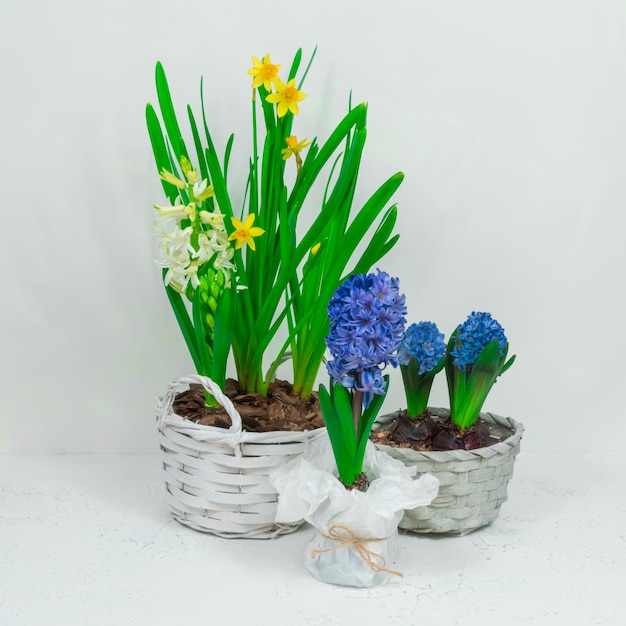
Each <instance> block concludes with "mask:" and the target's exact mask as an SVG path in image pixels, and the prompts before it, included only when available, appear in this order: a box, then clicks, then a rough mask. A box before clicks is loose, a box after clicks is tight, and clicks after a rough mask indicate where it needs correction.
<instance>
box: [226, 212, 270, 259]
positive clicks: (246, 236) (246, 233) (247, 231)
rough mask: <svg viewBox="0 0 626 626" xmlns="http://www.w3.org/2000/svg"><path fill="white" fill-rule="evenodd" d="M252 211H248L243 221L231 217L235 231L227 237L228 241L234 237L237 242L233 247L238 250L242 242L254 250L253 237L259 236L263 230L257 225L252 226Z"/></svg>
mask: <svg viewBox="0 0 626 626" xmlns="http://www.w3.org/2000/svg"><path fill="white" fill-rule="evenodd" d="M254 217H255V216H254V213H250V215H248V217H247V218H246V221H245V223H243V222H241V221H240V220H238V219H237V218H236V217H231V218H230V221H231V222H232V224H233V226H234V227H235V232H233V233H232V234H231V235H230V237H229V238H228V240H229V241H231V240H233V239H236V240H237V243H236V244H235V248H236V249H237V250H238V249H239V248H241V246H243V244H244V243H247V244H248V245H249V246H250V248H252V250H256V245H255V243H254V239H253V237H259V236H260V235H262V234H263V233H264V232H265V231H264V230H263V229H262V228H259V227H258V226H252V224H254Z"/></svg>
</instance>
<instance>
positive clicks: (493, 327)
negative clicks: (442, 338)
mask: <svg viewBox="0 0 626 626" xmlns="http://www.w3.org/2000/svg"><path fill="white" fill-rule="evenodd" d="M494 339H497V340H498V344H499V345H500V356H502V354H503V352H504V348H505V346H506V345H507V344H508V340H507V338H506V336H505V334H504V328H502V326H500V324H499V323H498V322H497V321H496V320H494V319H493V318H492V317H491V313H477V312H476V311H473V312H472V313H470V315H468V317H467V319H466V320H465V322H463V324H461V325H460V326H459V329H458V332H457V334H456V342H455V345H454V348H453V349H452V351H451V353H450V354H451V356H452V358H453V363H454V365H456V366H457V367H458V368H459V369H460V370H465V369H466V368H467V367H468V366H470V367H471V366H472V365H474V363H476V361H477V360H478V357H479V356H480V355H481V353H482V351H483V349H484V348H485V346H487V345H488V344H489V343H491V342H492V341H493V340H494Z"/></svg>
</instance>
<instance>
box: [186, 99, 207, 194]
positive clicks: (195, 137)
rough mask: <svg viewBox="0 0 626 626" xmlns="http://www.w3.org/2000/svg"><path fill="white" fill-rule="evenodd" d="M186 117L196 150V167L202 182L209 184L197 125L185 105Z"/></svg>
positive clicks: (190, 111)
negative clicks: (198, 169)
mask: <svg viewBox="0 0 626 626" xmlns="http://www.w3.org/2000/svg"><path fill="white" fill-rule="evenodd" d="M187 117H188V118H189V126H190V127H191V134H192V136H193V144H194V146H195V148H196V155H197V157H198V167H199V168H200V176H201V178H202V179H203V180H204V179H205V178H206V179H207V180H208V181H209V183H210V182H211V178H210V176H209V168H208V167H207V164H206V159H205V156H204V148H203V147H202V141H201V140H200V133H199V132H198V125H197V124H196V119H195V117H194V115H193V111H192V110H191V107H190V106H189V105H187Z"/></svg>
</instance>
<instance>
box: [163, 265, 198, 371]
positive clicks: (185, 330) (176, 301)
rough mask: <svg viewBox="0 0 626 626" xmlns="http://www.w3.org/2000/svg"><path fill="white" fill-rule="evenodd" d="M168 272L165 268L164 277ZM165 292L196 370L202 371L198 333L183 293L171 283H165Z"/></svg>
mask: <svg viewBox="0 0 626 626" xmlns="http://www.w3.org/2000/svg"><path fill="white" fill-rule="evenodd" d="M166 273H167V270H166V269H164V270H163V278H165V274H166ZM165 293H167V297H168V299H169V301H170V304H171V305H172V309H173V311H174V316H175V317H176V321H177V322H178V327H179V328H180V331H181V332H182V334H183V337H184V339H185V343H186V344H187V349H188V350H189V354H190V355H191V358H192V360H193V363H194V366H195V368H196V371H197V372H198V373H200V372H201V371H202V361H201V360H200V355H199V353H198V347H197V345H196V334H195V331H194V328H193V324H192V323H191V320H190V319H189V313H188V312H187V308H186V307H185V303H184V302H183V299H182V297H181V295H180V294H179V293H178V292H177V291H176V290H174V289H172V288H171V287H170V286H169V285H165Z"/></svg>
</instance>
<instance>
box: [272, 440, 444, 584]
mask: <svg viewBox="0 0 626 626" xmlns="http://www.w3.org/2000/svg"><path fill="white" fill-rule="evenodd" d="M363 468H364V471H365V473H366V474H367V476H368V478H369V480H370V486H369V487H368V489H367V491H366V492H361V491H358V490H352V491H349V490H347V489H346V488H345V486H344V485H343V484H342V483H341V482H340V481H339V479H338V478H337V477H336V475H335V474H336V466H335V460H334V458H333V455H332V449H331V446H330V441H329V440H328V437H327V436H326V437H321V438H320V439H318V440H317V441H315V442H313V443H311V445H310V446H309V447H308V449H307V450H306V451H305V452H304V454H303V455H302V456H300V457H298V458H296V459H294V460H293V461H290V462H288V463H286V464H284V465H281V466H280V467H279V468H278V469H277V470H275V471H274V472H273V473H272V474H271V475H270V483H271V484H272V485H273V486H274V487H275V488H276V491H277V493H278V509H277V513H276V522H277V523H288V522H295V521H297V520H302V519H303V518H304V519H305V520H306V521H307V522H309V524H311V525H313V526H314V527H315V528H316V529H317V531H318V532H317V533H316V535H315V537H314V539H313V540H312V541H311V542H310V543H309V544H308V545H307V546H306V550H305V563H304V564H305V567H306V568H307V569H308V570H309V571H310V572H311V574H313V576H315V577H316V578H318V579H319V580H322V581H324V582H327V583H332V584H335V585H347V586H351V587H373V586H375V585H378V584H380V583H382V582H384V581H385V580H387V579H388V578H389V577H390V576H394V577H395V576H398V577H401V574H400V573H399V572H394V571H393V570H392V569H391V565H392V560H393V554H394V550H395V543H396V538H397V536H398V524H399V523H400V520H401V519H402V515H403V513H404V510H405V509H414V508H415V507H417V506H425V505H427V504H430V503H431V502H432V501H433V500H434V498H435V497H436V496H437V492H438V490H439V481H438V480H437V479H436V478H435V477H434V476H432V475H430V474H425V475H423V476H421V477H420V478H419V480H414V478H413V475H414V474H415V468H408V467H405V466H404V464H402V463H401V462H400V461H396V460H395V459H392V458H391V457H390V456H388V455H387V454H385V453H384V452H381V451H379V450H377V449H376V448H375V447H374V445H373V444H372V443H371V442H368V444H367V448H366V451H365V459H364V462H363Z"/></svg>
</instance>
